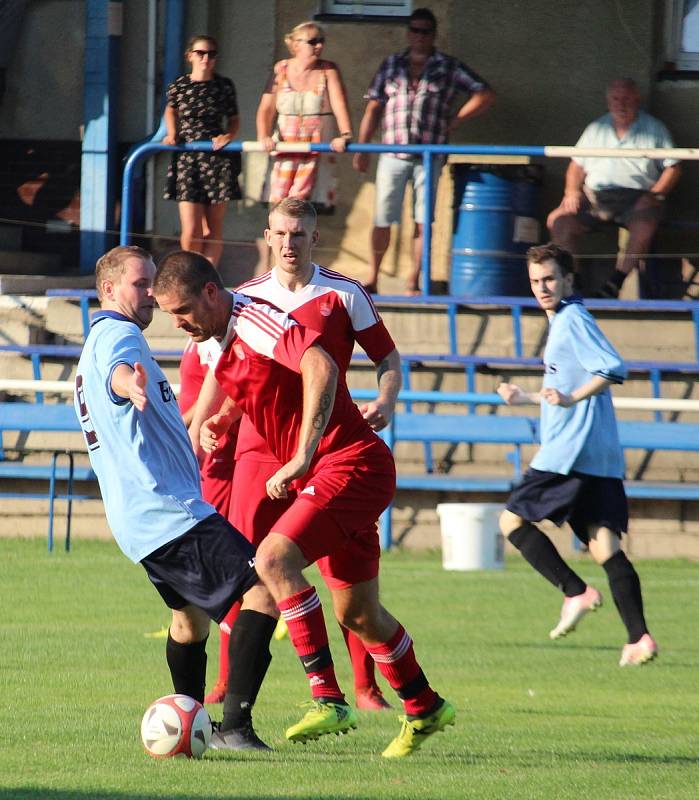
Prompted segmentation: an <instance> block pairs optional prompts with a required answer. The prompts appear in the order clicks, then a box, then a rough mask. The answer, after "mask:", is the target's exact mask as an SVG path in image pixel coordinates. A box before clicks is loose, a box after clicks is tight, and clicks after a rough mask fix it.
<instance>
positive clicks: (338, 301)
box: [235, 264, 395, 461]
mask: <svg viewBox="0 0 699 800" xmlns="http://www.w3.org/2000/svg"><path fill="white" fill-rule="evenodd" d="M278 269H279V268H278V267H274V268H273V269H272V270H270V271H269V272H267V273H265V274H264V275H261V276H260V277H258V278H253V279H252V280H250V281H248V282H247V283H244V284H243V285H242V286H239V287H238V289H237V291H239V292H242V293H243V294H245V295H248V296H249V297H253V298H255V299H260V300H264V301H266V302H267V303H271V304H272V305H274V306H276V307H277V308H280V309H282V311H286V312H287V314H289V315H290V316H291V317H292V318H293V319H294V320H295V321H296V322H298V323H299V324H300V325H303V326H304V327H307V328H312V329H313V330H316V331H319V332H320V333H321V334H322V337H321V340H320V342H319V344H320V345H321V346H322V347H323V349H324V350H326V351H327V352H328V353H329V354H330V355H331V356H332V358H333V359H334V360H335V363H336V364H337V366H338V368H339V370H340V375H339V377H338V383H342V384H345V381H346V373H347V370H348V368H349V365H350V360H351V358H352V351H353V350H354V346H355V343H357V344H359V346H360V347H361V348H362V349H363V350H364V351H365V353H366V354H367V355H368V356H369V358H370V359H371V360H372V361H373V362H374V363H379V362H380V361H383V359H384V358H385V357H386V356H387V355H388V354H389V353H390V352H392V351H393V350H394V349H395V344H394V342H393V339H392V338H391V336H390V334H389V332H388V331H387V330H386V327H385V325H384V323H383V321H382V319H381V317H380V316H379V313H378V311H377V310H376V307H375V306H374V303H373V301H372V299H371V297H369V295H368V294H367V292H366V291H365V289H364V288H363V287H362V285H361V284H360V283H358V282H357V281H354V280H352V279H351V278H347V277H346V276H345V275H342V274H341V273H339V272H335V271H333V270H330V269H326V268H325V267H321V266H319V265H318V264H313V275H312V277H311V279H310V281H309V282H308V283H307V284H306V286H304V287H303V288H302V289H300V290H298V291H295V292H292V291H290V290H289V289H287V288H286V286H284V285H283V284H282V283H281V282H280V281H279V278H278ZM244 456H246V457H248V458H254V459H255V460H258V461H269V460H276V459H274V458H273V456H272V454H271V453H270V451H269V448H268V447H267V443H266V442H265V441H264V439H262V438H261V437H260V435H259V434H258V433H257V432H256V430H255V428H254V427H253V426H252V424H251V423H250V421H249V420H247V419H245V418H243V420H242V422H241V426H240V432H239V434H238V445H237V448H236V453H235V457H236V460H240V459H241V458H243V457H244Z"/></svg>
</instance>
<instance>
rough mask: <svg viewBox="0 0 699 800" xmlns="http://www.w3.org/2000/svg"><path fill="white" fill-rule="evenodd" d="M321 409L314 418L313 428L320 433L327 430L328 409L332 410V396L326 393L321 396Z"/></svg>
mask: <svg viewBox="0 0 699 800" xmlns="http://www.w3.org/2000/svg"><path fill="white" fill-rule="evenodd" d="M319 405H320V409H319V410H318V413H317V414H316V415H315V416H314V417H313V427H314V429H315V430H317V431H320V430H323V428H325V424H326V422H327V417H328V413H327V412H328V409H329V408H330V395H329V394H327V393H325V394H322V395H321V396H320V402H319Z"/></svg>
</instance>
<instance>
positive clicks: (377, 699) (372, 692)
mask: <svg viewBox="0 0 699 800" xmlns="http://www.w3.org/2000/svg"><path fill="white" fill-rule="evenodd" d="M354 704H355V706H357V708H358V709H359V710H360V711H386V710H387V709H389V708H391V704H390V703H389V702H388V700H386V698H385V697H384V696H383V694H381V689H379V688H378V686H369V687H367V688H366V689H355V692H354Z"/></svg>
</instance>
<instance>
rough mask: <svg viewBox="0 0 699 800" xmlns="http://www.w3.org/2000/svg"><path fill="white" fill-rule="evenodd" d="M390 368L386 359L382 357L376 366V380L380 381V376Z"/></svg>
mask: <svg viewBox="0 0 699 800" xmlns="http://www.w3.org/2000/svg"><path fill="white" fill-rule="evenodd" d="M389 369H390V367H389V365H388V359H387V358H384V360H383V361H382V362H381V363H380V364H379V365H378V366H377V367H376V382H377V383H379V384H380V383H381V378H383V376H384V375H385V374H386V373H387V372H388V370H389Z"/></svg>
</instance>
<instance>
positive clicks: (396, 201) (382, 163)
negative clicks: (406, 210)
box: [374, 153, 443, 228]
mask: <svg viewBox="0 0 699 800" xmlns="http://www.w3.org/2000/svg"><path fill="white" fill-rule="evenodd" d="M442 163H443V159H442V158H441V157H440V156H433V157H432V219H434V206H435V200H436V193H437V181H438V180H439V173H440V172H441V171H442ZM408 181H412V185H413V219H414V220H415V222H420V223H421V222H423V221H424V219H425V169H424V167H423V166H422V158H421V157H419V156H418V157H415V158H396V157H395V156H394V155H392V154H391V153H381V155H380V156H379V163H378V165H377V167H376V205H375V209H374V225H376V227H377V228H387V227H388V226H389V225H395V224H397V223H399V222H400V219H401V213H402V211H403V196H404V195H405V187H406V186H407V184H408Z"/></svg>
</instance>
